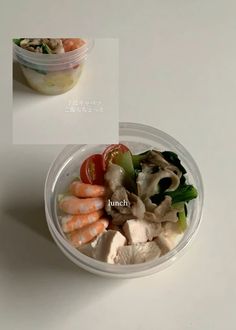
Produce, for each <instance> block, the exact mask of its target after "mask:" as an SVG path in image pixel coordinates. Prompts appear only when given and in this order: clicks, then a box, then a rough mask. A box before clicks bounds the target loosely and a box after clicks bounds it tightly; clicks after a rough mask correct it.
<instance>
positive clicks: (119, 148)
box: [102, 143, 130, 171]
mask: <svg viewBox="0 0 236 330" xmlns="http://www.w3.org/2000/svg"><path fill="white" fill-rule="evenodd" d="M126 151H130V150H129V148H128V147H126V146H125V145H124V144H122V143H119V144H111V145H109V146H108V147H107V148H106V149H105V150H104V151H103V153H102V159H103V170H104V171H105V170H106V169H107V166H108V164H109V162H112V160H113V158H114V157H115V153H118V152H122V153H123V152H126ZM112 152H113V154H114V155H112ZM109 158H110V159H109Z"/></svg>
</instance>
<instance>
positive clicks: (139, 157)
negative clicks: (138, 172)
mask: <svg viewBox="0 0 236 330" xmlns="http://www.w3.org/2000/svg"><path fill="white" fill-rule="evenodd" d="M148 153H149V150H148V151H144V152H143V153H141V154H138V155H132V160H133V166H134V168H135V169H139V168H141V162H142V161H143V160H144V159H145V158H146V157H147V154H148Z"/></svg>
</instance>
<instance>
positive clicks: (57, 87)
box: [13, 38, 92, 95]
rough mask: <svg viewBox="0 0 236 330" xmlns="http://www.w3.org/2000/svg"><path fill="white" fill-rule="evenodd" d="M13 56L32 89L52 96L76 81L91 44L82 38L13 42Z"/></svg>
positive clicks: (28, 39)
mask: <svg viewBox="0 0 236 330" xmlns="http://www.w3.org/2000/svg"><path fill="white" fill-rule="evenodd" d="M13 42H14V54H15V58H16V60H17V61H18V62H19V63H20V65H21V69H22V72H23V74H24V76H25V78H26V80H27V82H28V84H29V85H30V87H32V88H33V89H34V90H37V91H38V92H40V93H43V94H48V95H55V94H61V93H64V92H66V91H68V90H69V89H71V88H72V87H73V86H74V85H75V84H76V83H77V81H78V79H79V76H80V74H81V72H82V67H83V63H84V61H85V59H86V57H87V53H88V51H89V50H90V48H91V46H92V43H91V41H87V40H83V39H81V38H18V39H13Z"/></svg>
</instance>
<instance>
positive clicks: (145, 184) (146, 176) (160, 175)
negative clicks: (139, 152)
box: [136, 166, 180, 199]
mask: <svg viewBox="0 0 236 330" xmlns="http://www.w3.org/2000/svg"><path fill="white" fill-rule="evenodd" d="M165 178H170V180H171V183H170V186H169V187H168V190H169V191H171V190H175V189H177V188H178V186H179V183H180V179H179V177H178V175H177V174H175V173H174V172H173V171H171V170H169V169H168V168H167V169H165V170H159V171H158V172H156V173H151V171H150V167H148V166H143V170H142V172H140V173H139V174H138V177H137V180H136V182H137V188H138V195H139V196H140V197H141V199H146V198H149V197H151V196H153V195H155V194H157V193H158V192H159V183H160V181H161V180H162V179H165Z"/></svg>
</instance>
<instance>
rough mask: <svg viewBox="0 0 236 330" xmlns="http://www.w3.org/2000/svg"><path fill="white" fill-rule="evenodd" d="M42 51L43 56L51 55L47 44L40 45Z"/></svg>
mask: <svg viewBox="0 0 236 330" xmlns="http://www.w3.org/2000/svg"><path fill="white" fill-rule="evenodd" d="M42 50H43V53H44V54H51V53H52V51H51V49H50V48H49V47H48V45H47V44H44V43H43V44H42Z"/></svg>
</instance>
